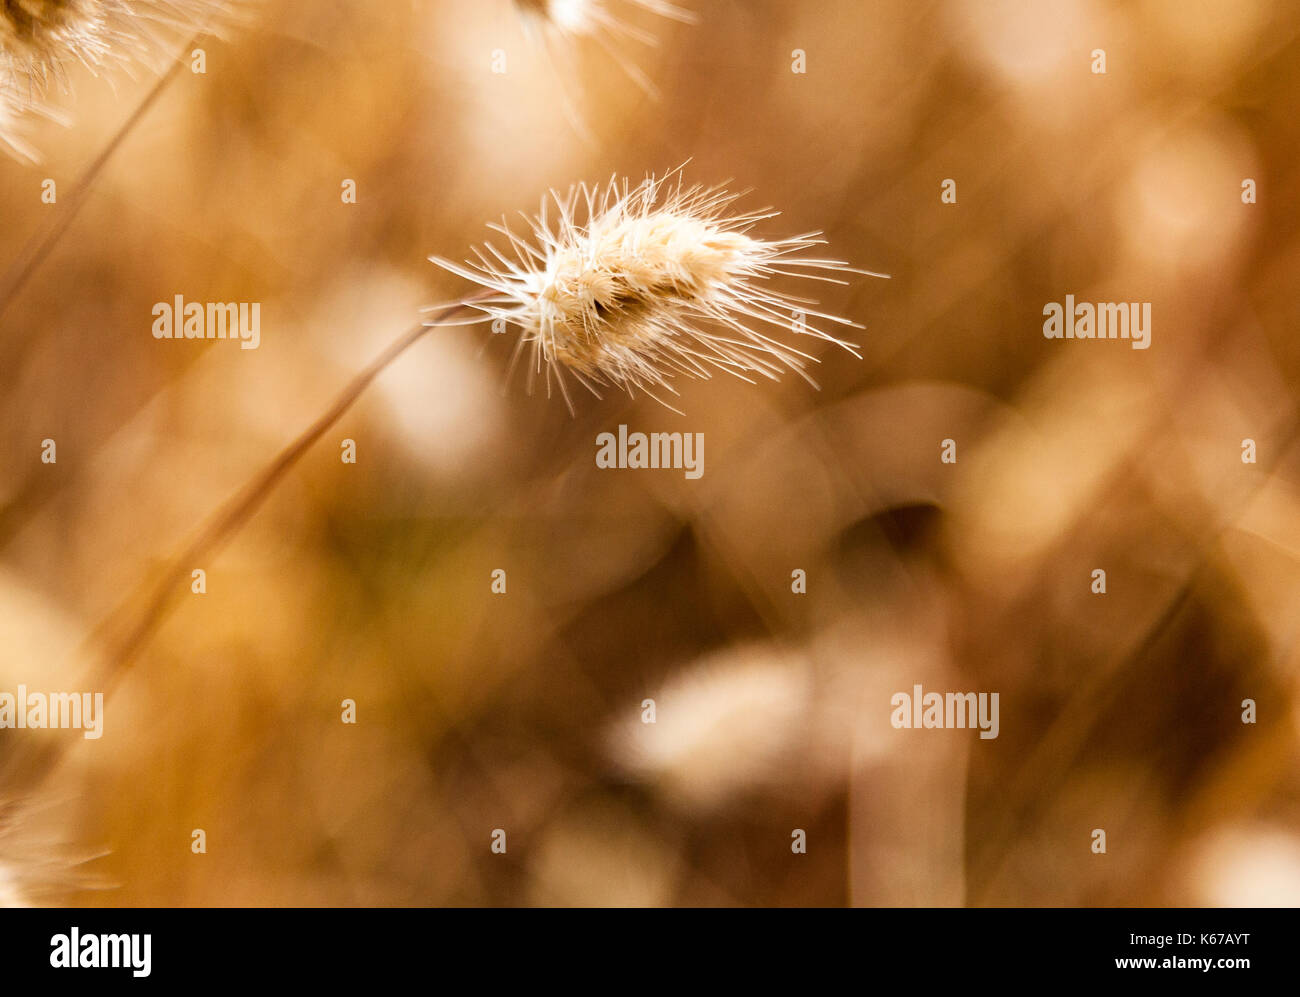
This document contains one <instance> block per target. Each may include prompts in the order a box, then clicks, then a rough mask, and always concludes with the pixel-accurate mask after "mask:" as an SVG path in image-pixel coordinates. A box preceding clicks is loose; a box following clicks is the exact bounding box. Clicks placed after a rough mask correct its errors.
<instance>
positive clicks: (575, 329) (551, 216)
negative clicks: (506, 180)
mask: <svg viewBox="0 0 1300 997" xmlns="http://www.w3.org/2000/svg"><path fill="white" fill-rule="evenodd" d="M674 177H676V180H675V182H674V179H673V178H674ZM739 196H740V195H738V194H731V193H728V192H726V191H725V190H724V189H722V188H720V187H715V188H706V187H699V186H695V187H686V186H685V185H684V183H683V181H682V179H681V171H680V170H675V171H673V172H672V173H670V174H668V176H666V177H662V178H655V177H653V176H652V177H648V178H647V179H645V180H644V181H643V182H641V183H640V184H638V185H636V186H631V185H630V184H629V183H628V182H627V181H623V182H622V183H621V184H620V183H619V182H618V181H617V180H616V179H615V180H611V181H610V182H609V183H608V184H607V185H605V186H603V187H602V186H600V185H595V186H588V185H586V184H581V185H579V186H577V187H574V188H571V189H570V190H569V192H568V194H567V195H563V196H561V195H560V194H558V193H557V192H555V191H552V192H551V194H550V199H549V201H543V203H542V209H541V212H540V213H539V214H538V215H537V216H536V217H535V218H533V217H528V216H524V218H525V221H526V222H527V224H528V226H529V228H530V229H531V235H532V239H531V240H526V239H525V238H522V237H520V236H518V235H516V234H515V233H514V232H512V231H511V230H510V229H509V228H508V227H507V226H506V224H505V223H504V221H503V223H502V224H501V225H492V226H489V227H490V228H491V229H493V230H494V231H496V232H498V233H500V234H501V235H502V236H504V237H505V238H506V239H507V240H508V243H509V253H507V252H505V251H502V250H499V249H498V248H496V247H495V246H493V245H492V244H490V243H489V244H486V245H484V246H483V247H481V248H478V249H475V250H474V254H475V257H476V261H466V262H465V263H464V264H458V263H454V262H451V261H448V260H445V259H443V258H441V257H436V256H434V257H430V259H431V261H432V262H434V263H436V264H437V265H438V266H440V267H442V268H444V269H446V270H448V271H450V272H452V273H454V274H457V275H459V276H461V277H464V278H466V279H468V280H471V281H474V282H475V283H477V284H480V285H482V286H483V287H484V288H485V289H486V290H485V292H484V294H483V295H482V296H481V297H479V298H477V299H476V300H474V301H472V302H469V304H470V306H471V307H473V308H475V309H477V310H478V311H479V312H480V313H481V314H480V315H479V316H476V317H475V318H473V319H470V320H467V321H465V322H463V323H460V324H473V323H475V322H490V323H492V327H493V330H494V331H496V332H503V331H505V329H506V327H508V326H514V327H515V328H517V329H518V330H519V333H520V335H519V338H518V341H517V343H516V345H515V350H514V354H513V356H512V358H511V363H510V367H511V369H512V370H513V368H514V366H515V364H516V363H517V362H518V359H519V357H520V355H521V354H522V352H523V351H524V349H525V348H531V350H532V364H531V369H530V386H531V380H532V377H533V376H534V375H536V374H539V373H543V372H544V373H545V375H546V381H547V392H548V394H549V392H550V386H551V382H552V380H554V381H555V382H556V383H557V384H558V385H559V387H560V390H561V392H562V393H563V395H564V398H565V401H566V403H567V404H568V405H569V408H570V410H571V411H572V408H573V405H572V400H571V399H570V397H569V393H568V390H567V388H566V386H565V377H566V375H572V376H573V378H574V379H575V380H577V381H578V382H579V383H580V384H582V385H583V386H585V387H586V388H588V389H589V390H590V391H591V392H592V393H593V394H595V395H596V396H597V397H599V396H600V392H599V390H598V388H599V387H600V386H602V385H609V386H613V387H615V388H617V389H620V390H624V391H627V392H628V393H629V394H633V395H635V393H636V391H637V390H638V389H639V390H641V391H643V392H645V393H646V394H647V395H649V396H650V397H652V398H654V399H655V400H656V401H659V402H661V403H662V404H665V405H667V402H665V401H664V400H663V399H662V398H660V397H658V395H656V393H655V392H656V391H659V390H660V389H663V390H667V391H670V392H672V393H673V394H676V391H675V390H674V388H673V387H672V385H671V384H670V379H671V378H672V377H674V376H677V375H685V376H687V377H695V378H708V377H710V376H711V375H712V374H713V372H715V371H718V370H721V371H726V372H727V373H729V374H733V375H735V376H737V377H739V378H741V379H743V380H746V381H752V380H753V377H752V376H751V375H760V376H763V377H767V378H771V379H773V380H775V379H777V378H778V377H779V375H780V374H781V373H783V372H785V371H793V372H795V373H797V374H799V375H800V376H802V377H803V378H804V379H805V380H807V381H808V382H809V383H810V384H812V385H813V386H814V387H816V382H814V381H813V380H812V378H811V377H810V376H809V375H808V373H807V370H806V367H807V365H808V364H809V363H812V362H816V359H817V358H816V357H814V356H812V355H811V354H809V353H807V352H804V351H803V350H800V349H797V348H796V347H794V346H791V345H789V343H788V342H786V341H785V339H784V338H778V337H777V336H776V335H774V333H775V332H776V331H778V330H779V331H781V332H784V333H787V334H790V335H796V336H797V335H807V336H810V337H812V338H814V339H817V340H821V341H824V342H827V343H833V344H835V345H836V346H840V347H842V348H843V349H845V350H847V351H848V352H850V353H852V354H853V355H854V356H859V357H860V354H859V353H858V352H857V347H856V345H855V344H853V343H850V342H847V341H845V340H843V339H839V338H837V337H836V336H834V335H831V334H830V333H829V332H825V331H823V330H822V329H819V328H817V327H816V326H815V325H814V324H813V322H815V321H821V322H823V323H832V324H835V325H841V326H850V327H853V328H858V329H860V328H862V326H860V325H858V324H857V323H855V322H851V321H849V320H848V319H845V318H840V317H837V316H834V315H829V314H826V313H824V312H819V311H816V310H814V308H813V307H812V305H813V304H815V303H814V302H812V301H810V300H809V299H806V298H801V297H795V296H793V295H790V294H787V293H785V292H783V291H780V290H778V289H776V288H775V287H774V286H772V284H771V283H770V281H771V279H772V278H790V279H794V280H799V279H802V280H820V281H828V282H831V283H836V284H843V283H846V282H845V281H844V280H842V279H840V278H839V275H842V274H850V273H856V274H869V275H871V276H884V275H882V274H872V273H871V272H870V271H866V270H855V269H853V268H852V267H850V266H849V265H848V264H847V263H845V262H843V261H841V260H834V259H825V258H822V257H817V256H809V255H806V253H807V251H808V250H810V249H812V248H813V247H815V246H819V245H823V244H824V243H825V240H824V239H822V238H820V235H821V234H820V233H819V232H810V233H807V234H804V235H798V236H794V237H792V238H786V239H777V240H765V239H761V238H758V237H756V236H754V235H751V234H750V233H751V230H752V229H753V227H754V226H755V225H756V224H757V223H758V222H760V221H763V220H765V219H768V218H772V217H775V215H776V214H777V212H774V211H760V212H749V213H741V214H731V215H729V214H728V213H727V212H728V209H729V208H730V207H731V205H732V203H733V202H734V201H735V200H736V199H737V198H738V197H739ZM552 203H553V205H554V207H555V209H558V210H557V211H554V212H553V211H552V210H551V207H550V206H551V204H552ZM667 407H669V408H672V406H671V405H667Z"/></svg>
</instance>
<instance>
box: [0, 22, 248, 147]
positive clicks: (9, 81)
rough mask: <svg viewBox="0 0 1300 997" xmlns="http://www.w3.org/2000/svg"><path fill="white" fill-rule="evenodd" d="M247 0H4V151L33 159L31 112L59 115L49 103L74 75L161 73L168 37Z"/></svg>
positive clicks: (0, 121) (0, 90) (0, 111)
mask: <svg viewBox="0 0 1300 997" xmlns="http://www.w3.org/2000/svg"><path fill="white" fill-rule="evenodd" d="M240 2H241V0H0V148H5V149H6V151H8V152H9V153H10V154H12V155H16V156H18V157H19V158H22V159H28V160H35V159H36V158H37V156H36V152H35V150H34V149H33V148H32V147H31V146H30V145H29V144H28V143H27V142H26V141H25V140H24V139H23V137H22V131H23V127H22V125H23V119H24V117H25V116H26V115H29V114H38V115H44V116H47V117H55V118H58V117H60V116H59V115H58V114H57V113H56V112H54V111H52V110H51V109H50V108H49V106H48V104H47V103H46V96H47V94H48V92H49V90H50V89H51V87H55V86H57V87H59V88H61V89H67V88H68V80H69V74H68V70H69V69H70V68H71V67H73V66H77V65H80V66H84V67H85V68H86V69H88V70H89V71H90V72H92V73H94V74H96V75H98V74H101V73H104V72H107V71H110V70H122V71H124V72H126V73H130V72H131V71H132V70H133V69H134V68H135V67H143V68H146V69H148V70H150V71H157V70H159V69H160V68H161V65H162V63H163V62H164V61H165V59H166V58H168V57H169V56H170V54H171V53H169V52H168V51H167V48H168V40H169V39H170V38H172V37H174V36H175V35H176V34H178V33H184V34H193V33H195V32H197V31H199V30H202V29H203V28H205V27H208V26H210V25H211V24H212V23H213V22H214V21H215V19H216V18H217V17H219V16H221V15H225V14H227V13H229V12H230V11H231V9H232V8H233V7H236V6H238V5H239V3H240Z"/></svg>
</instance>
